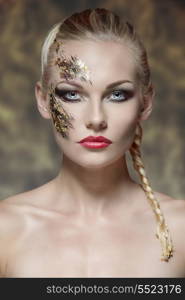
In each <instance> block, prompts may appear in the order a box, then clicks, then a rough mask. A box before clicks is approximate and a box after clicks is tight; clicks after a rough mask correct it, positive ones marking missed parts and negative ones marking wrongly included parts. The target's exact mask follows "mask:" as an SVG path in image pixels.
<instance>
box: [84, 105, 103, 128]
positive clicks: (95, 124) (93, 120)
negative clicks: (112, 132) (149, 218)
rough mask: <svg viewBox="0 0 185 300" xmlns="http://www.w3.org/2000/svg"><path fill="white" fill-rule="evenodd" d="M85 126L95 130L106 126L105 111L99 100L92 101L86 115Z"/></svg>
mask: <svg viewBox="0 0 185 300" xmlns="http://www.w3.org/2000/svg"><path fill="white" fill-rule="evenodd" d="M86 127H87V128H89V129H93V130H95V131H99V130H102V129H105V128H107V120H106V116H105V112H104V111H103V107H102V103H100V102H99V101H97V102H95V101H92V103H91V105H90V107H89V110H88V112H87V116H86Z"/></svg>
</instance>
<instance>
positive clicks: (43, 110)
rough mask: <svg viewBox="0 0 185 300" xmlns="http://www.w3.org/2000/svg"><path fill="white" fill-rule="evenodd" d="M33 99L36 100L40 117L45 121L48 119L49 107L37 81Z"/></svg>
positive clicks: (45, 95)
mask: <svg viewBox="0 0 185 300" xmlns="http://www.w3.org/2000/svg"><path fill="white" fill-rule="evenodd" d="M35 97H36V100H37V107H38V110H39V112H40V114H41V116H42V117H43V118H45V119H50V118H51V116H50V112H49V105H48V97H47V94H46V93H44V92H43V88H42V85H41V82H40V81H38V82H37V83H36V85H35Z"/></svg>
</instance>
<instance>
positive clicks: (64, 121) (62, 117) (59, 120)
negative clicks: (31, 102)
mask: <svg viewBox="0 0 185 300" xmlns="http://www.w3.org/2000/svg"><path fill="white" fill-rule="evenodd" d="M49 96H50V111H51V116H52V119H53V123H54V126H55V128H56V130H57V131H58V132H59V133H61V134H62V136H63V137H67V136H68V129H69V127H71V128H73V126H72V124H71V122H70V120H72V119H73V118H72V117H71V116H69V115H68V113H67V112H66V111H65V109H64V108H63V107H62V104H61V102H60V100H59V99H57V98H56V97H55V91H54V89H53V86H52V85H51V86H50V93H49Z"/></svg>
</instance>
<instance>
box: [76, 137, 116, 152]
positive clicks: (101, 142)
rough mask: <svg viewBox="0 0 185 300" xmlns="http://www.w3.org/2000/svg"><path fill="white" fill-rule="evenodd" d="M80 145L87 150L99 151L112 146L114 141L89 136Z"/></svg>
mask: <svg viewBox="0 0 185 300" xmlns="http://www.w3.org/2000/svg"><path fill="white" fill-rule="evenodd" d="M78 143H80V144H81V145H82V146H84V147H87V148H94V149H98V148H105V147H108V146H109V145H110V144H112V141H111V140H109V139H107V138H105V137H104V136H88V137H86V138H84V139H82V140H81V141H79V142H78Z"/></svg>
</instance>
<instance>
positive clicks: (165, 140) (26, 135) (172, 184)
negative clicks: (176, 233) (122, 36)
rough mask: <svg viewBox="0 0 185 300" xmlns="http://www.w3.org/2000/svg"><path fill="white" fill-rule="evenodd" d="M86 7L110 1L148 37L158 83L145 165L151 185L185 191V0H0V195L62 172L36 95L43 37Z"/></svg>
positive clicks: (144, 148)
mask: <svg viewBox="0 0 185 300" xmlns="http://www.w3.org/2000/svg"><path fill="white" fill-rule="evenodd" d="M89 7H105V8H109V9H112V10H113V11H115V12H116V13H118V14H119V15H126V16H127V17H128V18H129V19H130V21H131V22H132V23H133V24H135V26H136V28H137V30H138V31H139V33H140V34H141V36H142V38H143V40H144V43H145V45H146V48H147V50H148V55H149V58H150V65H151V69H152V78H153V82H154V85H155V87H156V98H155V105H154V110H153V113H152V115H151V117H150V119H149V120H148V121H145V122H144V124H143V128H144V136H143V146H142V153H143V158H144V162H145V167H146V171H147V174H148V178H149V179H150V182H151V184H152V187H153V189H154V190H158V191H161V192H163V193H166V194H168V195H171V196H173V197H175V198H184V197H185V183H184V182H185V140H184V136H185V98H184V95H185V93H184V82H185V72H184V71H185V61H184V54H185V53H184V32H185V21H184V20H185V1H180V0H164V1H161V0H137V1H134V0H132V1H131V0H102V1H98V0H94V1H84V0H81V1H80V0H78V1H77V0H76V1H69V0H68V1H64V0H63V1H62V0H61V1H59V0H58V1H56V0H45V1H44V0H42V1H41V0H40V1H39V0H16V1H15V0H3V1H0V58H1V62H0V74H1V80H0V86H1V88H0V131H1V135H0V136H1V144H0V159H1V160H0V166H1V167H0V178H1V180H0V199H3V198H5V197H7V196H9V195H12V194H16V193H19V192H22V191H25V190H28V189H31V188H34V187H37V186H39V185H41V184H43V183H45V182H46V181H48V180H50V179H51V178H53V176H55V175H56V174H57V172H58V169H59V163H60V159H59V152H58V150H57V147H56V144H55V142H54V139H53V135H52V132H51V128H50V125H49V123H48V122H47V121H46V120H44V119H42V118H41V117H40V115H39V113H38V112H37V109H36V102H35V97H34V83H35V81H36V80H37V79H38V78H39V73H40V49H41V43H42V41H43V39H44V37H45V35H46V33H47V31H48V30H49V29H50V27H51V26H52V25H53V24H55V23H56V22H58V21H59V20H60V19H61V18H63V17H64V16H66V15H70V14H72V13H73V12H76V11H80V10H82V9H86V8H89ZM128 159H129V156H128ZM130 168H131V165H130ZM130 170H131V172H133V170H132V168H131V169H130ZM133 173H134V172H133ZM134 174H135V173H134ZM133 176H134V175H133ZM136 178H137V176H136Z"/></svg>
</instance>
